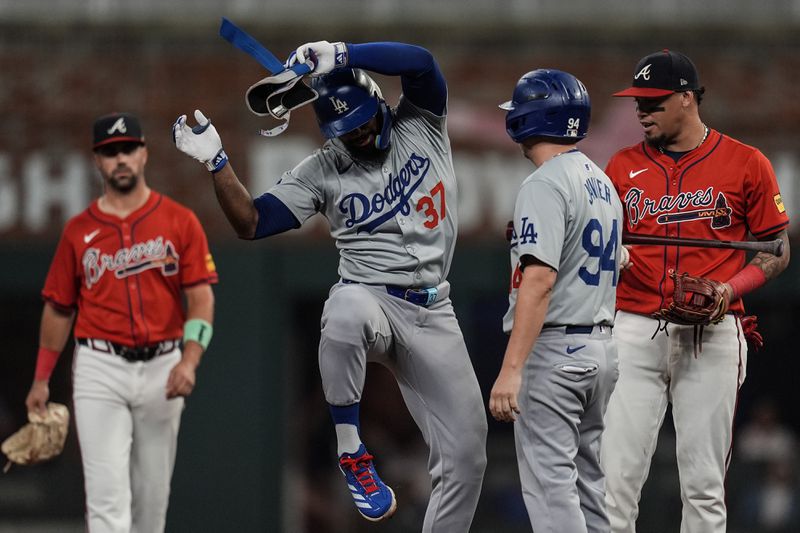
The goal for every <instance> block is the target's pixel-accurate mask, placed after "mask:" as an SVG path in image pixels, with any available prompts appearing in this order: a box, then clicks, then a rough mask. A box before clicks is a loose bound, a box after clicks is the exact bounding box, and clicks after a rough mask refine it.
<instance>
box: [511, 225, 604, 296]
mask: <svg viewBox="0 0 800 533" xmlns="http://www.w3.org/2000/svg"><path fill="white" fill-rule="evenodd" d="M521 222H522V224H521V227H520V232H519V234H517V231H516V228H510V229H511V235H509V238H510V240H511V247H512V248H513V247H514V246H517V245H521V246H525V245H529V244H535V245H538V244H540V243H539V242H538V241H539V234H538V232H537V231H536V227H535V225H534V223H533V221H531V220H528V217H522V221H521ZM618 245H619V231H618V228H617V221H616V220H612V223H611V227H610V228H603V224H602V223H601V222H600V221H599V220H598V219H596V218H592V219H590V220H589V222H587V224H586V226H584V228H583V231H582V232H581V248H582V249H583V252H585V253H579V254H575V255H574V256H569V257H564V256H563V255H562V257H561V261H562V262H563V263H562V264H561V265H560V270H568V269H569V262H570V261H574V260H577V261H579V262H580V267H579V268H578V278H580V280H581V281H583V283H585V284H586V285H589V286H595V287H596V286H598V285H599V284H600V276H601V275H602V273H603V272H608V273H609V274H610V275H611V284H612V286H614V287H616V286H617V276H618V272H619V269H618V268H617V247H618ZM526 250H530V251H531V252H532V253H531V255H534V256H535V255H536V254H535V251H534V250H531V249H530V248H527V249H526ZM522 253H523V255H525V252H522ZM576 266H577V265H576ZM521 282H522V270H521V269H520V265H519V262H517V264H516V266H515V267H514V272H513V274H512V276H511V289H516V288H519V285H520V283H521Z"/></svg>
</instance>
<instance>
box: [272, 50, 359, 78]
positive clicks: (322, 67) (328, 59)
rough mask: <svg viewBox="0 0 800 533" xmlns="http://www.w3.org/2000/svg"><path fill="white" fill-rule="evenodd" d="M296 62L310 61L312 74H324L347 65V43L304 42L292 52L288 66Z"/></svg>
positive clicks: (287, 62)
mask: <svg viewBox="0 0 800 533" xmlns="http://www.w3.org/2000/svg"><path fill="white" fill-rule="evenodd" d="M295 63H309V64H310V66H311V74H310V75H311V76H322V75H323V74H327V73H328V72H330V71H332V70H333V69H335V68H339V67H343V66H345V65H347V45H346V44H344V43H343V42H337V43H329V42H328V41H316V42H313V43H306V44H302V45H300V46H299V47H297V50H296V51H294V52H292V55H290V56H289V60H288V61H286V67H287V68H288V67H291V66H292V65H294V64H295Z"/></svg>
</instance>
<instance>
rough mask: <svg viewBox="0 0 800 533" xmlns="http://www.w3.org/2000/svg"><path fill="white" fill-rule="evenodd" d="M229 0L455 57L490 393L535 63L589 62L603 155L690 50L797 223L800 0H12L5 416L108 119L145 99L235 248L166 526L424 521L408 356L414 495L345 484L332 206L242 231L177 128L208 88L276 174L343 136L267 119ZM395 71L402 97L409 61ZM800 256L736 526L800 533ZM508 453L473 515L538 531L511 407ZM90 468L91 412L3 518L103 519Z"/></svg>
mask: <svg viewBox="0 0 800 533" xmlns="http://www.w3.org/2000/svg"><path fill="white" fill-rule="evenodd" d="M220 16H227V17H229V18H231V19H232V20H233V21H234V22H236V23H237V24H239V25H241V26H243V27H244V28H245V29H246V30H247V31H249V32H250V33H251V34H253V35H254V36H255V37H257V38H258V39H259V40H261V41H262V42H263V43H265V44H266V45H267V46H268V47H269V48H270V49H271V50H272V51H273V52H275V53H276V55H278V56H280V57H285V56H286V55H288V53H289V52H290V51H292V50H293V49H294V48H295V47H296V46H297V45H299V44H301V43H302V42H305V41H313V40H320V39H327V40H331V41H337V40H344V41H349V42H364V41H372V40H399V41H406V42H413V43H417V44H420V45H423V46H425V47H427V48H429V49H430V50H431V51H432V52H433V53H434V55H435V56H436V57H437V59H438V60H439V62H440V64H441V67H442V69H443V71H444V74H445V76H446V78H447V80H448V84H449V89H450V100H449V109H450V113H449V130H450V136H451V140H452V144H453V148H454V160H455V165H456V170H457V173H458V177H459V179H460V183H461V185H460V187H461V188H460V196H461V205H460V218H461V232H460V239H459V243H458V246H457V249H456V254H455V260H454V265H453V269H452V273H451V276H450V280H451V283H452V285H453V295H452V298H453V301H454V303H455V306H456V308H457V309H456V311H457V313H458V315H459V318H460V321H461V325H462V328H463V330H464V333H465V336H466V339H467V343H468V346H469V348H470V352H471V355H472V359H473V362H474V365H475V368H476V371H477V373H478V376H479V380H480V382H481V387H482V389H483V391H484V395H485V396H486V395H488V393H489V390H490V388H491V385H492V383H493V381H494V378H495V376H496V372H497V370H498V369H499V365H500V361H501V358H502V354H503V350H504V348H505V338H504V336H503V334H502V333H501V331H500V319H501V317H502V314H503V312H504V310H505V306H506V294H507V288H506V287H507V284H508V277H509V273H508V272H507V261H508V259H507V256H506V254H507V252H506V248H505V242H504V229H505V223H506V221H507V220H508V219H509V218H510V216H511V212H512V209H513V202H514V195H515V192H516V188H517V186H518V184H519V183H520V181H521V180H522V179H523V178H524V177H525V176H526V175H527V174H528V173H529V172H530V168H529V167H528V166H527V162H526V161H524V160H523V159H522V158H521V157H520V156H519V153H518V150H517V147H516V146H515V145H514V144H512V143H511V142H510V141H509V140H508V138H507V136H506V134H505V130H504V123H503V113H502V112H501V111H500V110H498V109H497V107H496V105H497V103H499V102H501V101H503V100H505V99H507V98H508V97H509V96H510V94H511V90H512V88H513V85H514V83H515V81H516V80H517V79H518V78H519V76H520V75H521V74H523V73H524V72H526V71H528V70H532V69H533V68H539V67H553V68H559V69H563V70H567V71H569V72H572V73H574V74H575V75H577V76H578V77H579V78H580V79H581V80H582V81H583V82H584V83H585V84H586V85H587V87H588V89H589V92H590V95H591V97H592V101H593V116H592V124H591V127H590V131H589V137H588V138H587V140H586V141H584V142H582V143H581V147H582V148H583V149H584V151H585V152H587V153H588V154H589V155H590V156H591V157H593V158H594V159H595V160H596V161H597V162H598V163H599V164H600V165H603V164H605V162H606V161H607V159H608V158H609V156H610V155H611V154H612V153H613V152H614V151H615V150H616V149H617V148H619V147H622V146H624V145H627V144H631V143H633V142H636V141H637V140H638V139H639V138H640V132H639V128H638V125H637V123H636V121H635V117H634V107H633V104H632V103H631V102H630V101H629V100H616V99H612V98H611V97H610V94H611V93H612V92H614V91H615V90H618V89H620V88H623V87H625V86H627V85H628V83H629V82H630V78H631V75H632V71H633V67H634V65H635V64H636V62H637V60H638V59H639V58H640V57H642V56H643V55H645V54H647V53H650V52H652V51H655V50H658V49H660V48H665V47H668V48H673V49H676V50H680V51H682V52H684V53H686V54H688V55H689V56H690V57H692V58H693V59H694V61H695V63H696V64H697V66H698V69H699V71H700V77H701V81H702V82H703V83H704V85H705V86H706V88H707V93H706V98H705V100H704V101H703V105H702V107H701V115H702V117H703V118H704V120H705V121H706V123H707V124H708V125H709V126H711V127H714V128H716V129H719V130H721V131H722V132H724V133H727V134H730V135H732V136H734V137H736V138H738V139H740V140H742V141H744V142H746V143H748V144H752V145H755V146H757V147H759V148H760V149H761V150H762V151H763V152H764V153H765V154H766V155H767V156H768V157H769V158H770V159H771V161H772V162H773V165H774V166H775V170H776V172H777V175H778V178H779V180H780V184H781V188H782V192H783V197H784V202H785V204H786V206H787V208H788V210H789V212H790V216H791V217H792V221H793V225H792V228H791V230H790V232H791V233H794V234H796V233H797V229H798V220H799V219H800V217H798V209H799V208H800V207H799V206H800V186H798V183H797V176H798V172H799V171H800V130H798V124H800V99H798V96H797V87H798V85H799V84H800V74H798V73H800V31H798V30H800V0H765V1H762V2H755V1H752V0H705V1H704V2H692V1H687V0H639V1H637V2H630V1H628V0H606V1H604V2H596V1H593V0H565V1H556V0H497V1H493V2H489V1H477V0H460V1H459V0H392V1H390V0H371V1H370V0H333V1H326V0H295V1H293V2H278V1H277V0H266V1H259V0H228V1H225V2H222V1H219V0H215V1H211V0H170V1H163V0H158V1H157V0H137V1H136V2H131V1H125V0H25V1H22V0H0V72H1V73H2V74H0V76H2V77H0V272H2V275H1V276H0V287H1V288H2V290H0V338H2V343H3V349H2V356H0V439H2V438H5V437H6V436H8V435H9V434H10V433H12V432H13V431H14V430H16V429H17V428H18V427H19V426H20V425H21V424H22V423H23V422H24V421H25V409H24V405H23V402H24V398H25V394H26V392H27V390H28V386H29V384H30V380H31V377H32V375H33V367H34V359H35V353H36V347H37V342H38V340H37V339H38V325H39V324H38V322H39V314H40V312H41V300H40V297H39V290H40V288H41V285H42V283H43V280H44V276H45V274H46V271H47V267H48V265H49V261H50V258H51V257H52V253H53V250H54V247H55V243H56V241H57V239H58V237H59V234H60V230H61V228H62V226H63V223H64V221H65V220H66V219H67V218H68V217H69V216H71V215H73V214H75V213H77V212H78V211H80V210H82V209H83V208H84V207H85V206H86V205H87V204H88V202H89V201H90V200H91V199H92V198H94V197H96V196H97V195H98V193H99V191H100V182H99V178H98V177H97V175H96V173H95V171H94V168H93V166H92V161H91V155H90V150H89V143H90V128H91V123H92V121H93V119H94V118H95V117H97V116H99V115H101V114H105V113H107V112H110V111H131V112H134V113H136V114H138V115H139V116H140V117H141V119H142V121H143V125H144V128H145V134H146V136H147V139H148V144H149V150H150V162H149V165H148V169H147V179H148V182H149V183H150V185H152V186H153V187H154V188H156V189H157V190H159V191H162V192H164V193H166V194H169V195H171V196H173V197H174V198H176V199H178V200H179V201H181V202H183V203H184V204H186V205H188V206H189V207H191V208H193V209H194V210H195V211H196V212H197V213H198V216H199V217H200V219H201V221H202V222H203V224H204V226H205V227H206V230H207V232H208V233H209V237H210V244H211V249H212V253H213V254H214V255H215V259H216V264H217V267H218V269H219V272H220V284H219V285H218V287H217V288H216V295H217V316H216V334H215V338H214V341H213V343H212V345H211V347H210V349H209V351H208V353H207V355H206V357H205V359H204V362H203V364H202V366H201V368H200V370H199V374H198V386H197V389H196V391H195V393H194V394H193V396H192V397H191V399H190V400H189V402H188V404H187V408H186V412H185V414H184V418H183V425H182V430H181V437H180V445H179V451H178V460H177V465H176V469H175V474H174V480H173V485H172V498H171V502H170V510H169V516H168V527H167V530H168V531H169V532H232V531H236V532H289V533H300V532H310V533H311V532H313V533H325V532H330V533H334V532H335V533H339V532H358V531H368V530H369V531H378V530H381V531H385V532H387V533H388V532H406V531H418V530H419V528H420V525H421V522H422V516H423V511H424V508H425V502H426V498H427V493H428V491H429V487H428V479H427V472H426V470H425V458H426V450H425V446H424V443H423V442H422V440H421V437H420V435H419V432H418V430H417V428H416V427H415V426H414V424H413V421H412V420H411V419H410V417H409V415H408V413H407V411H406V410H405V407H404V406H403V405H402V401H401V399H400V395H399V392H398V390H397V387H396V385H395V384H394V381H393V380H392V378H391V376H390V375H389V374H388V372H386V371H384V370H383V369H382V368H381V367H377V366H374V365H373V366H372V367H371V368H370V371H369V376H368V381H367V385H366V391H365V395H364V407H363V408H362V411H363V417H364V420H363V426H364V433H365V435H364V438H365V441H366V442H368V443H369V445H370V449H371V450H372V452H373V453H375V454H376V456H377V461H378V466H379V468H380V469H381V473H382V475H383V477H384V479H386V480H387V481H388V482H390V483H391V484H392V486H393V487H394V488H395V490H396V492H397V494H398V498H399V502H400V511H399V513H398V515H396V517H395V518H393V520H392V521H390V522H388V523H386V524H385V525H381V526H377V527H375V526H373V525H372V524H368V523H366V522H365V521H363V520H361V519H360V518H358V516H357V514H356V513H355V511H354V510H353V509H352V505H351V503H350V502H349V501H348V498H349V496H348V495H347V493H346V491H345V490H344V486H343V484H342V482H341V476H340V474H339V473H338V471H337V469H336V463H335V446H334V434H333V430H332V428H331V425H330V423H329V421H328V413H327V409H326V406H325V403H324V399H323V397H322V394H321V390H320V384H319V372H318V370H317V354H316V344H317V340H318V324H319V322H318V321H319V315H320V312H321V309H322V302H323V301H324V299H325V297H326V294H327V289H328V287H329V286H330V285H331V284H332V283H333V282H334V281H335V280H336V279H337V274H336V265H337V256H336V250H335V247H334V246H333V243H332V242H330V240H329V238H328V236H327V233H326V226H325V223H324V220H322V219H320V220H315V221H314V223H312V224H309V225H308V227H306V228H304V229H303V230H301V231H297V232H294V233H292V234H290V235H286V236H281V237H278V238H274V239H272V240H268V241H261V242H254V243H244V242H239V241H237V240H236V238H235V237H234V236H233V233H232V231H230V230H229V229H228V227H227V224H226V222H225V220H224V217H223V215H222V213H221V211H220V210H219V208H218V207H217V204H216V200H215V198H214V194H213V191H212V188H211V186H210V184H209V183H208V181H209V180H208V176H207V175H206V172H205V171H204V170H203V169H202V168H201V167H200V166H199V165H197V164H196V163H194V162H193V161H191V160H189V159H188V158H187V157H185V156H183V155H181V154H180V153H179V152H178V151H177V150H176V149H175V148H174V146H173V145H172V141H171V136H170V127H171V125H172V122H173V121H174V120H175V118H176V117H177V116H178V115H180V114H183V113H191V111H192V110H193V109H195V108H200V109H202V110H204V111H205V113H206V114H207V115H208V116H210V117H211V118H212V119H213V121H214V124H215V125H216V126H217V129H218V130H219V131H220V133H221V135H222V138H223V142H224V145H225V147H226V150H227V152H228V154H229V155H230V157H231V161H232V162H233V164H234V165H235V167H236V168H237V170H238V171H239V174H240V175H241V176H243V177H245V179H246V180H247V186H248V188H249V189H250V191H251V192H252V193H253V194H260V193H261V192H263V191H264V190H265V189H266V188H268V187H269V186H270V185H271V184H272V183H273V182H274V181H276V180H277V179H278V177H279V176H280V174H281V172H282V171H284V170H286V169H288V168H291V167H292V166H293V165H294V164H295V163H296V162H297V161H299V160H300V159H301V158H302V157H304V156H305V155H307V154H308V153H310V151H311V150H312V149H313V148H314V147H315V146H317V145H319V144H320V142H321V136H320V134H319V132H318V130H317V128H316V124H315V121H314V118H313V112H312V111H311V109H310V107H309V108H306V109H301V110H298V111H297V112H295V113H294V114H293V118H292V123H291V126H290V128H289V130H288V132H287V133H286V134H284V135H283V136H281V137H279V138H277V139H265V138H262V137H259V136H258V135H257V134H256V133H257V131H258V130H259V128H261V127H263V126H264V121H263V119H259V118H258V117H255V116H254V115H251V114H250V113H249V112H248V111H247V110H246V108H245V106H244V98H243V96H244V91H245V89H246V88H247V87H249V86H250V85H251V84H252V83H254V82H255V81H257V80H259V79H261V78H262V77H264V76H265V75H266V74H265V73H264V71H263V70H262V69H261V68H260V67H259V66H258V65H257V64H256V63H255V62H254V61H253V60H252V59H251V58H249V57H248V56H246V55H245V54H243V53H241V52H239V51H237V50H235V49H234V48H232V47H231V46H230V45H228V44H227V43H226V42H224V41H223V40H222V39H220V38H219V37H218V36H217V28H218V24H219V17H220ZM378 80H379V82H380V83H381V85H382V87H383V89H384V94H385V95H387V97H388V98H387V99H388V100H389V101H390V102H392V103H394V102H396V99H397V97H398V84H397V82H396V80H392V79H389V78H382V77H378ZM793 242H794V245H795V246H797V245H798V239H797V238H796V236H795V237H794V238H793ZM798 274H800V267H797V262H796V261H795V262H794V263H793V264H791V265H790V267H789V270H788V271H787V272H785V273H784V274H783V275H782V276H781V278H779V279H778V280H776V281H775V282H773V283H771V284H770V285H769V286H767V287H766V288H764V289H762V290H760V291H759V292H758V293H756V294H753V295H752V296H751V297H749V298H748V299H747V300H748V302H747V303H748V308H749V310H750V311H751V312H754V313H756V314H758V316H759V322H760V328H761V330H762V332H763V334H764V337H765V339H766V346H765V347H764V349H763V350H762V351H761V352H759V353H751V354H750V361H749V365H748V377H747V380H746V382H745V385H744V387H743V389H742V391H741V400H740V408H739V414H738V418H737V432H736V435H737V438H736V440H735V443H734V453H733V461H732V466H731V469H730V474H729V480H728V506H729V516H730V521H729V531H731V532H734V533H735V532H741V533H744V532H748V533H749V532H770V533H778V532H789V531H800V482H799V481H798V459H797V440H796V439H797V434H798V431H800V410H798V409H797V394H796V391H797V384H796V376H797V375H798V374H799V373H800V359H798V357H797V345H796V341H797V337H796V336H797V328H796V317H797V316H798V315H799V314H800V286H798V281H797V280H798ZM70 354H71V345H70V346H68V347H67V350H66V351H65V354H64V355H63V356H62V359H61V361H60V362H59V365H58V367H57V369H56V373H55V375H54V377H53V382H52V386H51V391H52V398H53V399H54V400H60V401H66V402H68V403H69V402H70V399H71V390H70V383H69V380H70V363H71V355H70ZM73 429H74V428H73ZM674 438H675V436H674V432H673V431H672V429H671V426H670V422H669V420H667V422H666V423H665V427H664V429H663V431H662V434H661V437H660V442H659V447H658V450H657V453H656V456H655V458H654V461H653V466H652V470H651V473H650V478H649V480H648V482H647V485H646V486H645V492H644V496H643V503H642V511H641V517H640V520H639V531H642V532H645V533H659V532H674V531H677V530H678V527H679V526H678V524H679V521H680V505H681V504H680V497H679V494H678V486H677V470H676V467H675V459H674ZM488 453H489V458H490V460H489V468H488V471H487V475H486V480H485V485H484V489H483V494H482V499H481V501H480V505H479V507H478V511H477V515H476V517H475V522H474V527H473V529H472V530H473V531H474V532H517V531H529V530H530V526H529V525H528V523H527V517H526V514H525V510H524V507H523V505H522V500H521V497H520V496H519V485H518V479H517V472H516V462H515V458H514V448H513V437H512V431H511V427H510V426H507V425H500V424H497V423H494V422H491V421H490V434H489V442H488ZM82 484H83V480H82V475H81V468H80V458H79V453H78V448H77V440H76V438H75V433H74V431H73V432H72V433H71V435H70V437H69V439H68V444H67V448H66V450H65V453H64V455H63V456H62V457H61V458H59V459H58V460H56V461H53V462H52V463H49V464H46V465H42V466H39V467H34V468H12V469H11V471H10V472H9V473H8V474H6V475H4V476H0V533H11V532H25V533H33V532H42V533H44V532H71V531H83V530H84V528H83V525H82V515H83V485H82Z"/></svg>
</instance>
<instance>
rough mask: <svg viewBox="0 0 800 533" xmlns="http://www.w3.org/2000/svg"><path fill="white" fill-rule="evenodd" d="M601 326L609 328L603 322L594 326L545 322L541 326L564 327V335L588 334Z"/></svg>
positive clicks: (545, 327)
mask: <svg viewBox="0 0 800 533" xmlns="http://www.w3.org/2000/svg"><path fill="white" fill-rule="evenodd" d="M596 327H602V328H609V329H610V328H611V326H606V325H603V324H597V325H596V326H573V325H564V324H561V325H556V324H552V325H551V324H545V325H544V326H542V329H557V328H564V333H565V334H566V335H589V334H590V333H592V332H593V331H594V328H596Z"/></svg>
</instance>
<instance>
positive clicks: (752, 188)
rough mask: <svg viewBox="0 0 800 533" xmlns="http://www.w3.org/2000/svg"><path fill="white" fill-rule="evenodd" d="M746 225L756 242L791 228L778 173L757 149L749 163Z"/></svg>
mask: <svg viewBox="0 0 800 533" xmlns="http://www.w3.org/2000/svg"><path fill="white" fill-rule="evenodd" d="M744 192H745V199H746V209H745V213H747V226H748V228H749V230H750V233H752V234H753V236H755V237H756V238H757V239H764V238H766V237H769V236H770V235H773V234H775V233H777V232H779V231H781V230H783V229H785V228H786V227H787V226H788V225H789V215H788V214H787V213H786V208H785V207H784V205H783V199H782V198H781V191H780V189H779V188H778V180H777V178H776V177H775V171H774V170H772V165H771V164H770V162H769V160H768V159H767V158H766V156H765V155H764V154H762V153H761V152H760V151H758V150H755V151H754V152H753V155H752V156H751V157H750V159H749V160H748V162H747V173H746V175H745V181H744Z"/></svg>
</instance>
